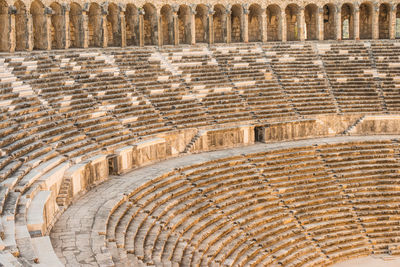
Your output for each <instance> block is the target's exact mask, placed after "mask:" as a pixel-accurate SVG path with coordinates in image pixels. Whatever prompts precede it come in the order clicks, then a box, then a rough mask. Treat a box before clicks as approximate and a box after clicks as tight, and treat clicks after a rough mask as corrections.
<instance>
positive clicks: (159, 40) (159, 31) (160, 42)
mask: <svg viewBox="0 0 400 267" xmlns="http://www.w3.org/2000/svg"><path fill="white" fill-rule="evenodd" d="M156 14H157V38H156V39H157V40H156V43H157V45H158V46H162V45H163V34H162V26H161V25H162V23H161V9H158V8H157V10H156Z"/></svg>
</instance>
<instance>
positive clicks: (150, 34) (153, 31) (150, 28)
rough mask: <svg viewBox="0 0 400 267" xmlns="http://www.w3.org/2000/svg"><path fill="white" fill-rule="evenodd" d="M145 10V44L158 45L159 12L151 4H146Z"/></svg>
mask: <svg viewBox="0 0 400 267" xmlns="http://www.w3.org/2000/svg"><path fill="white" fill-rule="evenodd" d="M143 9H144V16H143V24H144V27H143V28H144V32H143V37H144V44H145V45H157V35H158V27H157V10H156V8H155V7H154V6H153V5H152V4H150V3H146V4H145V5H144V6H143Z"/></svg>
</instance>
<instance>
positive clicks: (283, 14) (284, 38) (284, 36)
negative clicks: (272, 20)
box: [281, 8, 287, 42]
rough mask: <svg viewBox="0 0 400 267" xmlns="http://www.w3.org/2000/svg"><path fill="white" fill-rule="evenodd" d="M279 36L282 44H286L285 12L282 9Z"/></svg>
mask: <svg viewBox="0 0 400 267" xmlns="http://www.w3.org/2000/svg"><path fill="white" fill-rule="evenodd" d="M281 36H282V42H286V41H287V26H286V12H285V9H284V8H281Z"/></svg>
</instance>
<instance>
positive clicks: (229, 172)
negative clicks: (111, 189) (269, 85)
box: [106, 140, 400, 266]
mask: <svg viewBox="0 0 400 267" xmlns="http://www.w3.org/2000/svg"><path fill="white" fill-rule="evenodd" d="M393 145H395V146H396V143H395V142H394V141H391V140H387V141H373V142H369V141H366V142H355V143H351V142H349V143H339V144H329V145H318V146H309V147H300V148H294V149H280V150H279V149H278V150H274V151H268V152H263V153H257V154H247V155H241V156H234V157H230V158H226V159H218V160H214V161H211V162H208V163H202V164H198V165H193V166H190V165H189V166H188V167H185V168H178V169H176V170H174V171H172V172H170V173H166V174H164V175H162V176H159V177H158V178H156V179H155V180H151V181H149V182H147V183H145V184H143V185H142V186H140V187H139V188H137V189H136V190H135V191H133V192H132V193H131V194H130V195H129V196H128V197H126V200H124V201H121V202H120V203H119V204H118V205H117V206H116V207H114V208H113V211H112V212H111V213H110V214H109V216H108V217H109V220H108V223H107V229H106V244H107V247H108V248H109V249H110V251H113V253H112V254H113V259H115V262H123V259H119V257H120V256H119V255H130V257H132V258H133V257H135V258H136V259H137V260H139V261H142V262H144V263H146V264H161V263H162V262H164V263H165V262H172V263H180V264H184V265H193V264H195V265H201V266H207V265H210V264H215V263H216V264H229V265H232V264H235V265H239V266H244V265H256V264H263V265H265V264H267V265H268V264H273V263H275V264H283V265H285V266H298V265H307V264H310V266H312V264H332V263H334V262H338V261H342V260H343V259H345V258H351V257H355V256H362V255H369V254H371V253H392V254H395V253H397V250H393V252H392V251H390V248H395V247H397V243H396V241H395V239H394V237H395V235H396V233H397V231H398V230H396V229H397V228H396V227H398V225H399V222H398V219H399V217H398V216H395V214H394V212H395V210H391V208H395V207H398V205H399V203H398V202H397V198H395V196H397V193H396V194H395V192H394V191H395V189H396V188H397V186H396V184H397V183H396V180H397V177H396V176H395V175H392V176H388V177H386V178H385V180H389V179H393V180H392V183H393V184H390V185H387V186H385V187H383V186H379V185H377V186H372V185H369V186H368V187H365V188H364V187H363V184H358V187H356V185H354V188H356V189H357V190H358V191H359V192H360V193H359V194H355V193H356V191H351V190H350V188H349V187H347V184H346V178H342V179H339V176H338V175H337V174H338V173H340V172H343V171H345V169H343V167H342V166H338V165H331V164H333V162H332V161H333V160H334V159H336V160H337V161H349V162H350V163H351V164H353V165H357V166H360V167H362V165H365V164H372V163H373V164H375V165H374V168H372V169H374V170H377V171H380V170H381V169H385V165H386V164H389V166H388V167H387V168H388V169H391V168H393V164H392V161H395V162H397V161H398V160H399V159H398V156H397V154H395V153H394V149H392V148H391V147H392V146H393ZM382 148H384V149H382ZM364 151H365V152H366V153H362V152H364ZM343 153H344V154H343ZM352 156H353V157H354V159H355V161H352ZM360 157H365V159H364V160H360ZM325 158H326V159H327V160H331V161H329V162H328V161H325ZM379 159H385V160H379ZM388 159H390V160H388ZM398 167H399V166H398V165H397V166H396V169H397V168H398ZM359 173H360V176H362V172H359ZM369 178H370V181H369V182H370V183H378V182H376V181H375V180H374V176H369ZM374 190H378V191H376V193H374V192H375V191H374ZM364 192H365V194H366V195H365V194H364ZM361 193H362V194H361ZM368 193H369V194H371V196H369V198H370V201H368V202H365V203H368V204H371V206H370V207H371V208H369V209H368V210H366V209H364V210H363V211H361V210H360V209H359V208H358V207H366V206H367V204H364V202H363V201H364V199H366V200H367V198H368ZM310 194H312V196H313V198H312V199H310V198H309V196H310ZM399 199H400V198H399ZM383 200H384V202H381V201H383ZM373 201H375V202H377V203H379V205H381V206H380V207H381V208H380V209H381V211H380V212H381V213H380V214H379V213H378V210H374V208H373V203H374V202H373ZM396 203H397V204H396ZM382 205H387V209H386V210H387V214H384V213H383V211H382V207H383V206H382ZM394 205H395V206H394ZM389 214H390V215H389ZM383 222H384V223H383ZM374 224H375V225H376V226H374ZM378 227H386V228H384V229H388V230H389V231H392V232H393V233H392V234H390V233H387V234H383V233H382V231H379V230H378V229H379V228H378ZM370 242H372V243H370ZM384 249H385V250H384ZM127 258H129V257H128V256H127ZM125 260H126V259H125Z"/></svg>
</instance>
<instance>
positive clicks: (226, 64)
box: [213, 45, 296, 121]
mask: <svg viewBox="0 0 400 267" xmlns="http://www.w3.org/2000/svg"><path fill="white" fill-rule="evenodd" d="M213 56H214V57H215V58H216V59H217V62H218V64H219V66H220V67H221V69H222V70H223V71H224V72H225V73H226V75H227V77H228V78H229V79H230V81H231V82H232V83H233V85H234V86H235V88H236V90H238V91H239V94H240V95H241V97H242V98H244V99H245V100H246V102H247V104H248V106H249V107H250V108H251V110H252V113H253V114H254V116H255V117H256V118H257V119H259V120H261V121H262V120H270V119H283V118H290V117H296V114H295V112H294V110H293V107H292V106H291V105H290V100H289V99H288V97H287V95H285V94H284V93H283V90H282V88H281V87H280V85H279V84H278V82H277V80H276V78H275V77H274V75H273V73H272V71H271V70H270V66H269V64H268V63H267V60H266V58H265V56H264V53H263V51H262V49H261V48H260V47H259V46H257V45H248V46H243V45H241V46H236V45H235V46H231V47H227V46H226V45H223V46H215V47H214V48H213Z"/></svg>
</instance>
